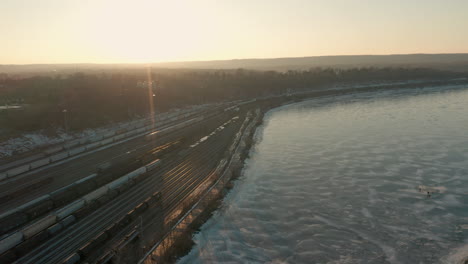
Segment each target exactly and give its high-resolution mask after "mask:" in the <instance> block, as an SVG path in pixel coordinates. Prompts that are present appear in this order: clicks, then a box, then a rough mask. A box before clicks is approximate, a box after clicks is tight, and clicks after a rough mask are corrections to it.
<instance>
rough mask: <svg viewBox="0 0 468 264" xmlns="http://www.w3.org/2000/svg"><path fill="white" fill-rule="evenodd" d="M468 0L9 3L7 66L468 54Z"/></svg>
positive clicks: (3, 52) (0, 47) (2, 43)
mask: <svg viewBox="0 0 468 264" xmlns="http://www.w3.org/2000/svg"><path fill="white" fill-rule="evenodd" d="M467 14H468V0H391V1H390V0H185V1H184V0H1V1H0V21H1V22H0V36H1V37H0V64H33V63H141V62H163V61H193V60H221V59H241V58H276V57H304V56H324V55H357V54H408V53H468V15H467Z"/></svg>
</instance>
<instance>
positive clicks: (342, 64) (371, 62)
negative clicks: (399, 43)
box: [0, 53, 468, 75]
mask: <svg viewBox="0 0 468 264" xmlns="http://www.w3.org/2000/svg"><path fill="white" fill-rule="evenodd" d="M146 65H147V64H92V63H89V64H30V65H0V73H7V74H28V75H30V74H54V73H70V72H77V71H83V72H89V71H113V70H129V69H139V68H142V67H145V66H146ZM151 65H152V67H153V68H166V69H180V68H185V69H237V68H244V69H252V70H275V71H287V70H307V69H310V68H316V67H333V68H354V67H424V68H434V69H442V70H451V71H468V53H459V54H405V55H349V56H315V57H301V58H274V59H235V60H216V61H187V62H164V63H152V64H151Z"/></svg>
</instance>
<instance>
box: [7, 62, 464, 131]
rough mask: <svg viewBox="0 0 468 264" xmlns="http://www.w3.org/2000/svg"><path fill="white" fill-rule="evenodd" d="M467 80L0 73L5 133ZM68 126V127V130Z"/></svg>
mask: <svg viewBox="0 0 468 264" xmlns="http://www.w3.org/2000/svg"><path fill="white" fill-rule="evenodd" d="M466 76H468V74H466V73H460V72H457V73H456V72H450V71H442V70H435V69H424V68H376V67H366V68H353V69H336V68H312V69H309V70H305V71H285V72H276V71H254V70H246V69H234V70H194V69H192V70H190V69H179V70H176V69H173V70H169V69H158V68H154V69H153V68H141V69H131V70H128V71H122V70H118V71H117V70H115V71H112V70H108V71H100V72H77V73H72V74H59V73H57V74H48V75H38V76H33V77H30V76H27V77H19V76H10V75H8V74H5V73H4V74H1V73H0V106H6V105H20V106H22V107H21V108H19V109H3V110H0V127H2V128H3V132H23V131H33V130H41V129H45V130H51V131H52V130H56V129H60V128H64V127H66V128H67V129H70V130H82V129H85V128H91V127H97V126H101V125H106V124H110V123H113V122H119V121H125V120H130V119H133V118H137V117H142V116H145V115H148V114H149V113H150V104H151V103H153V104H154V106H155V111H156V112H159V111H167V110H168V109H171V108H175V107H184V106H189V105H194V104H204V103H213V102H221V101H232V100H239V99H248V98H256V97H261V96H266V95H272V94H280V93H285V92H286V91H289V92H294V91H299V90H300V91H305V90H310V91H313V90H319V89H324V88H326V87H330V86H331V85H336V84H342V83H347V84H352V83H370V82H391V81H404V80H445V79H447V80H448V79H453V78H460V77H466ZM65 122H66V124H65Z"/></svg>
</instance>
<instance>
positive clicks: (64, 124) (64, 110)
mask: <svg viewBox="0 0 468 264" xmlns="http://www.w3.org/2000/svg"><path fill="white" fill-rule="evenodd" d="M67 112H68V111H67V109H63V111H62V113H63V127H64V128H65V132H67V133H68V120H67Z"/></svg>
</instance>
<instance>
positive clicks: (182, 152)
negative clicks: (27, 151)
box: [0, 103, 258, 263]
mask: <svg viewBox="0 0 468 264" xmlns="http://www.w3.org/2000/svg"><path fill="white" fill-rule="evenodd" d="M254 112H255V111H252V109H251V108H249V107H242V106H240V105H236V104H233V103H229V104H217V105H213V106H210V107H207V108H203V109H198V110H196V111H191V112H183V113H178V114H177V115H175V114H174V115H173V116H171V117H169V118H166V119H165V120H163V119H157V118H154V119H152V120H149V121H147V122H146V123H145V126H144V129H142V127H140V128H136V127H134V128H133V130H131V129H126V131H125V134H124V135H121V134H122V133H121V134H117V133H115V135H113V136H112V138H111V140H109V138H106V137H105V136H103V137H102V138H101V141H98V142H92V143H89V142H83V143H84V144H81V145H78V146H73V147H72V148H68V149H67V148H65V147H59V148H58V149H60V151H58V152H56V153H51V154H49V155H40V156H39V157H38V156H37V154H35V155H36V156H35V157H37V158H39V160H38V159H35V160H34V159H25V163H23V164H21V163H19V162H16V163H15V164H14V165H15V166H10V167H8V165H2V168H3V171H1V173H2V180H1V181H0V193H1V200H0V227H1V230H0V231H1V235H0V254H1V255H0V263H127V261H129V260H128V258H129V257H130V258H133V259H132V260H131V261H133V262H136V261H138V258H139V257H141V256H142V255H144V254H145V253H146V251H147V250H148V248H150V247H151V246H152V244H154V243H157V242H158V241H160V240H161V239H162V238H163V237H164V235H165V234H166V233H167V232H168V230H170V229H171V228H172V227H173V225H174V224H175V223H176V222H177V221H178V219H179V218H180V217H181V216H182V215H184V214H185V213H186V212H187V210H189V209H190V207H191V205H192V204H193V203H195V202H196V201H197V197H198V196H199V194H202V193H203V191H204V190H203V188H204V186H207V185H209V183H210V180H213V179H215V178H216V175H217V174H218V173H219V172H220V171H222V170H223V168H224V167H223V166H222V165H225V163H220V161H221V160H224V161H225V160H226V158H228V157H229V153H230V152H232V150H233V148H234V147H235V145H236V144H238V141H239V136H240V135H241V134H242V133H243V132H244V130H245V127H246V123H248V122H249V121H251V120H252V115H253V113H254ZM257 112H258V111H257ZM134 130H137V132H135V131H134ZM104 141H105V142H104ZM90 144H92V146H91V147H89V145H90ZM77 147H78V148H81V149H77ZM62 152H65V153H66V155H65V156H64V158H61V159H57V160H54V156H55V157H57V156H58V155H62V156H63V154H61V153H62ZM43 160H44V161H43ZM38 165H41V166H38ZM148 241H149V242H150V243H149V242H148ZM148 243H149V244H148ZM126 247H132V249H135V250H134V251H135V252H134V254H133V255H134V256H122V255H119V253H120V252H122V251H123V250H125V248H126Z"/></svg>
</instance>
